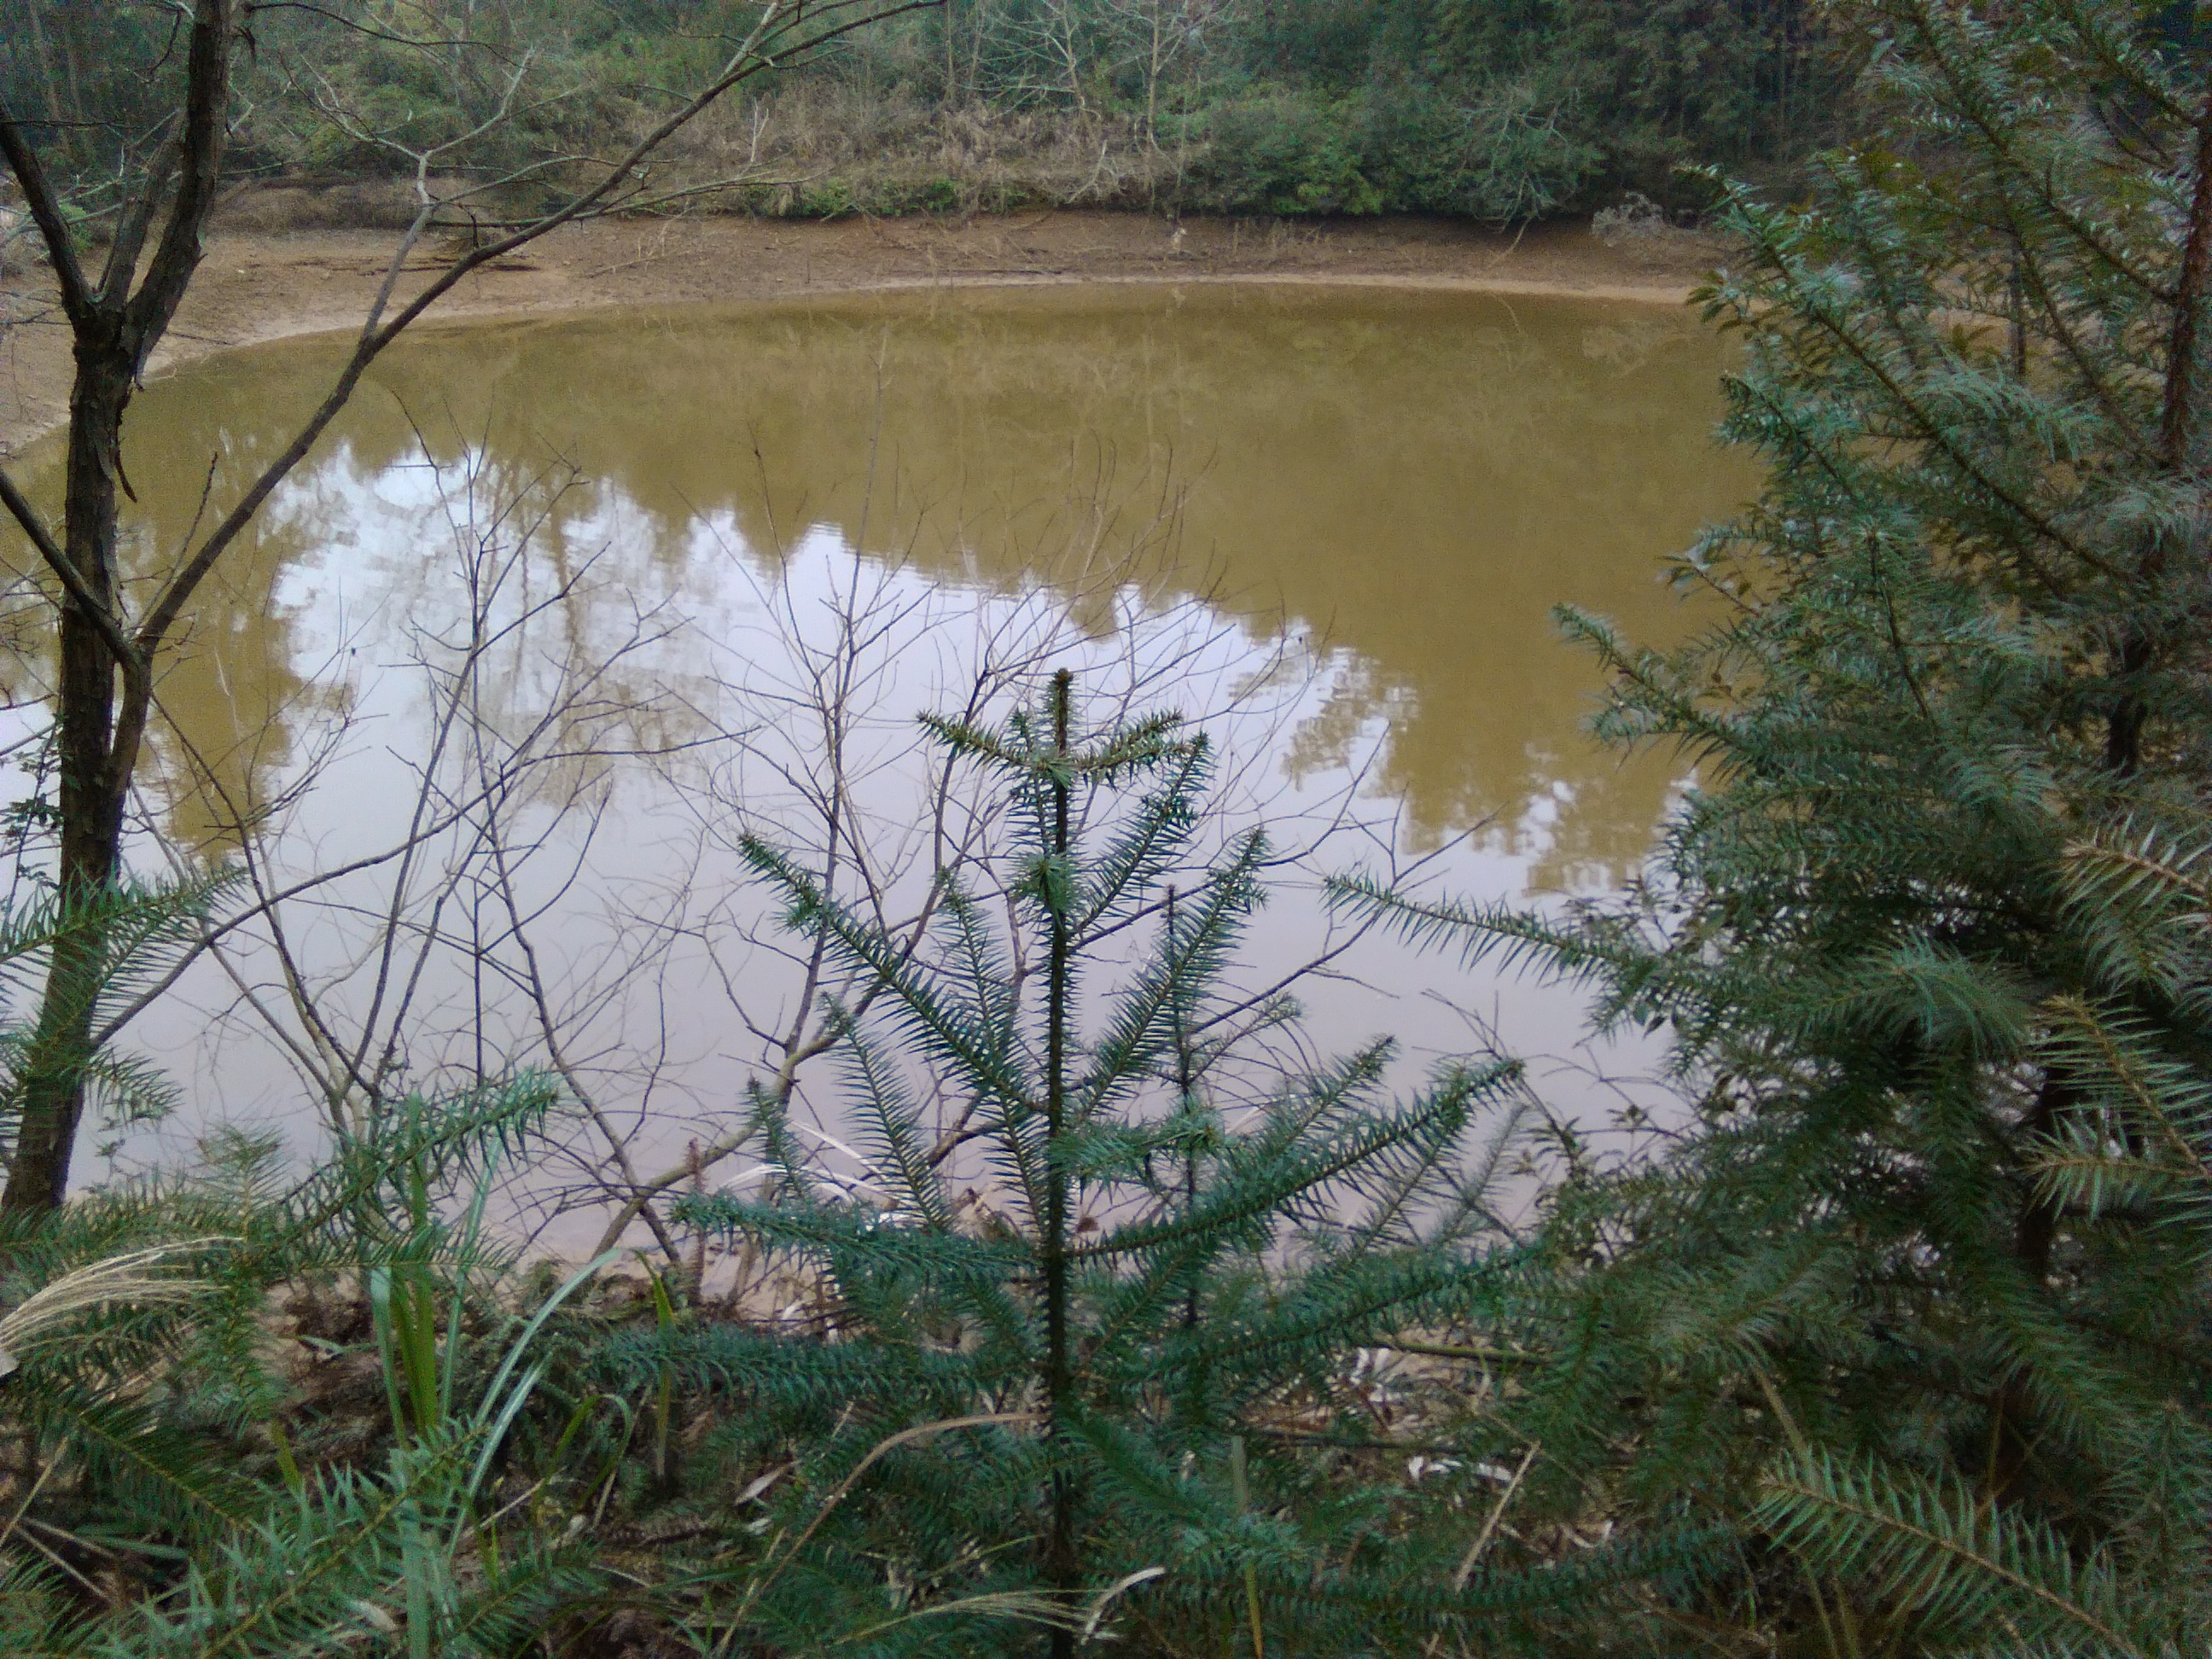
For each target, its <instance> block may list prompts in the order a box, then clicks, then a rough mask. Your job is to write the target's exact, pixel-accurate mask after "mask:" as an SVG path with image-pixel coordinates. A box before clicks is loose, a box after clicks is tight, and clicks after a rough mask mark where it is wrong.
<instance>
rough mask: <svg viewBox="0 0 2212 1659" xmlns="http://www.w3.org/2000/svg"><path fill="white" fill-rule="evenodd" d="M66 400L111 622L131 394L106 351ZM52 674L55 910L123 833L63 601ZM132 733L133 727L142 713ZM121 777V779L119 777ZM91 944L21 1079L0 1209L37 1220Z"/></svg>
mask: <svg viewBox="0 0 2212 1659" xmlns="http://www.w3.org/2000/svg"><path fill="white" fill-rule="evenodd" d="M77 362H78V366H77V381H76V391H75V392H74V394H73V395H72V397H71V398H70V447H69V483H68V507H67V509H66V524H67V536H68V540H67V543H66V552H67V556H68V558H69V561H70V563H71V564H72V565H73V566H74V567H75V568H76V570H77V572H78V573H79V574H80V575H82V577H83V579H84V582H85V585H86V586H88V588H90V589H91V591H92V595H93V597H94V599H96V600H97V601H98V602H100V604H102V605H106V606H107V607H108V609H109V611H110V612H111V614H112V610H113V599H114V574H115V573H114V568H113V555H114V549H115V530H116V507H115V489H116V477H115V467H114V464H113V462H112V459H110V457H111V456H112V454H113V453H114V450H113V446H114V444H115V442H116V441H117V439H118V436H119V435H120V433H121V430H122V425H123V410H124V407H125V404H127V403H128V401H129V399H130V395H131V377H130V373H129V369H128V368H127V366H125V367H123V368H122V369H121V372H120V373H118V365H117V364H116V363H115V362H113V353H112V350H109V351H100V350H98V349H94V350H93V351H89V352H88V351H87V350H86V349H85V348H84V345H83V344H82V343H80V345H79V348H78V360H77ZM58 631H59V635H60V638H59V645H60V653H61V665H60V667H61V672H60V684H59V688H58V696H57V699H56V702H57V708H56V711H55V712H56V742H57V747H58V750H59V756H58V759H59V770H60V795H61V799H60V807H61V850H60V868H59V870H58V872H57V873H58V879H59V882H60V885H61V892H62V896H63V899H64V903H65V904H69V905H72V906H74V905H84V904H89V903H93V902H97V900H98V899H99V897H100V895H101V894H102V893H104V892H106V890H107V889H108V888H109V887H110V886H112V884H113V882H114V880H115V875H116V866H117V860H118V849H119V847H120V844H121V840H122V833H123V792H122V791H121V790H120V789H118V787H116V785H115V768H114V761H115V758H116V757H115V756H114V754H113V752H112V750H113V744H114V738H115V724H116V722H115V712H116V711H115V702H116V695H115V694H116V685H115V680H116V675H115V668H116V664H115V658H114V655H113V653H112V652H111V650H110V649H109V647H108V643H107V641H106V639H105V638H103V637H102V635H101V632H100V627H99V624H98V623H96V622H95V621H94V616H93V613H92V612H91V611H90V610H89V608H88V606H87V605H83V604H82V603H80V602H79V601H77V600H76V599H67V600H64V603H63V605H62V609H61V616H60V620H59V629H58ZM139 724H140V726H141V727H142V728H143V711H140V714H139ZM124 775H125V777H126V778H127V777H128V775H129V772H128V769H127V768H126V769H125V774H124ZM100 943H101V941H100V938H99V936H98V934H97V933H95V932H94V931H90V930H87V929H82V928H72V929H69V930H67V931H65V932H64V933H63V934H62V935H61V937H60V939H59V940H58V942H57V944H56V945H55V948H54V954H53V960H52V963H51V964H50V966H49V968H48V971H47V977H46V992H45V994H44V996H43V997H42V998H41V1000H40V1008H39V1021H38V1025H37V1028H36V1035H35V1037H34V1039H33V1048H32V1052H33V1056H34V1058H33V1061H32V1064H31V1066H29V1067H28V1070H27V1076H26V1078H25V1079H24V1091H23V1102H22V1116H21V1124H20V1127H19V1128H18V1130H17V1133H16V1139H15V1165H14V1167H13V1168H12V1169H11V1170H9V1176H8V1186H7V1189H6V1193H5V1195H4V1196H0V1208H5V1209H8V1210H36V1209H45V1208H49V1207H51V1206H54V1205H58V1204H59V1203H60V1202H61V1201H62V1199H63V1197H64V1195H65V1194H66V1193H67V1192H68V1189H69V1171H70V1149H71V1148H72V1147H73V1146H75V1145H76V1130H77V1123H78V1120H79V1119H80V1118H82V1116H83V1114H84V1085H83V1082H82V1065H83V1062H84V1060H85V1059H86V1058H87V1057H88V1051H89V1049H90V1047H91V1039H92V1025H93V1013H94V995H93V990H94V987H95V986H96V984H97V982H98V979H99V975H100V967H101V963H100Z"/></svg>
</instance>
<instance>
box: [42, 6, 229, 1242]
mask: <svg viewBox="0 0 2212 1659" xmlns="http://www.w3.org/2000/svg"><path fill="white" fill-rule="evenodd" d="M235 32H236V21H235V18H234V14H233V12H232V9H231V0H197V4H196V5H195V6H194V8H193V12H192V25H191V46H190V48H189V52H188V56H187V60H186V70H185V76H186V79H185V102H184V108H183V109H182V111H181V112H180V114H179V119H177V120H176V121H175V122H173V124H172V125H173V137H167V136H165V137H164V139H163V141H162V143H161V148H160V150H159V153H158V155H157V157H156V159H155V162H154V164H153V165H152V166H151V167H149V169H148V170H147V172H146V173H145V175H144V177H143V178H142V179H140V180H139V181H138V185H137V190H136V191H134V192H133V193H132V196H131V198H130V199H129V200H127V201H126V202H125V204H124V205H123V208H122V210H121V211H120V213H119V214H118V217H117V221H116V225H115V231H114V236H113V239H112V241H111V242H110V244H109V246H108V252H107V260H106V268H105V269H104V270H102V272H101V274H100V283H99V285H98V287H96V288H95V287H94V286H93V284H92V283H91V282H90V281H89V280H88V277H87V276H86V274H85V272H84V270H82V267H80V266H79V264H78V263H77V259H76V250H75V248H74V247H73V246H72V244H71V241H70V232H69V228H68V225H67V223H66V222H65V220H64V216H63V215H62V212H61V204H60V198H59V197H58V194H57V193H56V191H55V190H54V188H53V186H52V183H51V182H50V181H49V180H48V179H47V177H46V173H45V171H44V169H43V168H42V167H40V163H39V160H38V157H37V155H36V154H35V152H33V150H32V149H31V147H30V144H29V142H28V140H27V137H26V136H25V134H24V132H23V130H22V128H21V125H19V124H18V123H17V121H16V120H15V118H14V115H13V114H12V112H9V110H7V109H6V108H5V107H4V106H0V151H4V153H5V155H6V157H7V161H8V163H9V167H10V168H11V169H12V170H13V171H14V172H15V176H16V179H17V180H18V182H20V183H21V185H22V186H23V193H24V197H25V199H26V203H27V205H28V207H29V208H30V210H31V212H32V215H33V217H34V218H35V219H36V220H37V222H38V225H39V229H40V234H42V235H43V236H44V237H45V239H46V247H47V254H48V258H49V259H50V260H51V262H52V266H53V270H54V277H55V280H56V282H57V283H58V284H59V285H60V288H61V293H62V307H63V310H64V313H66V315H67V316H68V318H69V323H70V334H71V336H72V337H73V341H74V343H75V346H76V384H75V386H73V387H72V389H71V391H70V424H69V463H68V481H67V486H66V494H65V495H64V505H63V531H62V544H61V546H60V547H59V548H56V547H55V546H54V545H53V543H52V538H51V537H50V536H49V535H48V533H47V532H46V530H45V528H44V526H42V525H41V524H40V523H39V522H38V520H37V519H36V516H35V514H33V513H32V512H31V511H30V509H29V506H28V503H27V502H25V501H23V500H22V498H21V496H20V495H18V494H17V493H16V491H15V488H14V486H13V485H12V484H11V485H9V486H8V488H7V489H6V492H5V495H6V505H7V507H8V508H9V511H10V512H11V513H13V514H14V515H15V518H16V519H17V520H18V521H19V522H21V525H22V527H23V529H24V531H25V532H26V533H27V534H28V535H29V536H30V537H31V538H32V540H33V543H34V544H37V546H38V547H39V550H40V553H41V555H42V556H44V557H45V559H46V562H47V564H48V566H49V568H51V569H52V574H54V575H55V576H57V577H58V579H59V580H60V581H61V583H62V586H63V589H64V597H63V599H62V602H61V606H60V614H59V616H58V619H57V622H56V635H57V644H58V648H59V653H60V659H61V660H60V679H59V686H58V696H57V707H56V709H55V716H56V734H55V735H56V740H57V743H58V748H59V750H60V754H59V760H60V773H61V780H60V795H61V799H60V803H59V805H60V809H61V848H60V867H59V869H58V872H57V874H58V881H59V884H60V889H61V895H62V899H63V902H64V905H65V906H76V907H82V906H88V905H92V904H94V903H97V902H99V900H100V896H102V895H103V894H104V893H106V891H107V890H109V889H110V888H111V887H112V885H113V884H114V882H115V878H116V874H117V872H118V866H119V865H120V862H121V846H122V836H123V806H124V801H125V798H126V796H127V794H128V793H129V791H130V787H131V775H132V773H133V772H134V771H135V770H136V769H137V763H138V745H139V743H140V740H141V739H142V738H143V737H144V735H145V732H146V720H147V717H148V715H149V713H150V711H151V708H152V705H153V696H154V686H153V678H152V675H151V673H150V671H149V668H148V663H149V659H150V656H151V653H152V651H153V649H154V646H155V641H150V640H146V639H143V638H142V639H140V640H136V641H134V640H133V639H132V638H131V635H130V634H129V633H128V631H127V630H126V629H125V626H124V623H123V620H122V613H121V611H120V609H119V607H118V603H117V593H116V577H117V570H116V501H115V496H116V490H117V489H118V487H121V488H124V489H128V488H129V485H128V483H126V482H125V478H124V474H123V416H124V412H125V410H127V409H128V408H129V407H130V404H131V392H132V390H133V388H134V387H135V386H136V385H137V379H138V376H139V374H141V372H142V371H143V369H144V368H145V365H146V359H147V358H148V357H149V356H151V355H152V352H153V349H154V347H155V343H157V342H159V340H160V339H161V336H162V334H163V333H164V332H166V331H167V328H168V325H169V322H170V319H172V318H173V317H174V316H175V315H176V310H177V307H178V305H179V303H180V302H181V301H183V299H184V295H185V289H186V288H187V287H188V286H189V285H190V284H191V279H192V274H193V272H194V271H196V270H197V269H198V268H199V262H200V252H201V249H200V238H201V234H202V233H203V231H204V229H205V228H206V224H207V219H208V216H209V215H210V213H211V212H213V210H214V208H215V200H216V177H217V175H218V173H220V172H221V169H222V152H223V142H224V139H225V137H226V136H227V130H228V111H229V105H230V53H231V45H232V40H233V38H234V34H235ZM172 183H173V185H174V188H173V190H172V188H171V185H172ZM165 201H166V202H167V205H168V221H167V223H166V224H165V225H164V226H163V228H162V232H161V240H160V242H159V244H158V246H156V247H155V250H154V252H153V254H152V256H151V258H150V259H149V261H148V264H147V269H146V272H145V275H144V277H143V280H141V279H140V277H139V270H138V264H139V254H140V252H141V251H142V250H143V248H144V246H145V243H146V238H147V236H148V234H149V232H150V230H151V229H152V227H153V222H154V217H155V214H156V213H157V212H158V211H159V210H161V207H162V205H163V204H164V202H165ZM118 671H119V672H120V677H121V681H122V684H121V687H120V696H119V704H118V685H117V679H118ZM105 947H106V939H105V938H104V937H103V935H102V934H101V933H100V930H99V929H97V928H69V929H65V930H64V933H63V934H62V936H61V939H60V940H59V942H58V944H57V945H56V946H55V948H54V953H53V960H52V963H51V964H50V966H49V969H48V971H47V976H46V992H45V995H44V997H43V998H42V999H41V1001H40V1009H39V1018H38V1024H37V1026H36V1028H35V1034H34V1040H33V1054H32V1060H31V1064H30V1066H28V1068H27V1076H26V1078H25V1080H24V1091H23V1103H22V1115H21V1122H20V1124H19V1126H18V1129H17V1133H16V1139H15V1162H14V1164H13V1166H12V1167H11V1168H10V1170H9V1174H8V1186H7V1189H6V1192H5V1193H4V1194H0V1209H3V1210H7V1211H25V1210H33V1211H35V1210H44V1209H48V1208H51V1207H52V1206H55V1205H57V1204H59V1203H60V1202H61V1201H62V1199H63V1197H64V1194H66V1193H67V1192H68V1190H69V1172H70V1153H71V1152H72V1151H73V1150H74V1148H75V1146H76V1130H77V1122H78V1120H79V1119H80V1118H81V1117H82V1115H83V1111H84V1085H83V1066H84V1063H85V1061H86V1060H88V1058H89V1057H90V1055H89V1049H90V1047H91V1039H92V1030H93V1017H94V1000H95V994H96V992H97V990H98V985H99V979H100V972H101V970H102V968H103V966H104V963H103V960H102V958H103V957H104V955H105Z"/></svg>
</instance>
